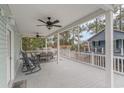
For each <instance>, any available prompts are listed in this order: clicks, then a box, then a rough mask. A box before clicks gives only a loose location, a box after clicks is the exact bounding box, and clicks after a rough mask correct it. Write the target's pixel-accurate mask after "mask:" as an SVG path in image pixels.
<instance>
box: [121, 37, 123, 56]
mask: <svg viewBox="0 0 124 93" xmlns="http://www.w3.org/2000/svg"><path fill="white" fill-rule="evenodd" d="M123 52H124V50H123V39H121V55H123V54H124V53H123Z"/></svg>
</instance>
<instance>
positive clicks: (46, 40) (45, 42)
mask: <svg viewBox="0 0 124 93" xmlns="http://www.w3.org/2000/svg"><path fill="white" fill-rule="evenodd" d="M45 48H46V50H47V37H46V38H45Z"/></svg>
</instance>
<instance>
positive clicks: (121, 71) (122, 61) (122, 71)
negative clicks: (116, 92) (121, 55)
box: [121, 59, 123, 72]
mask: <svg viewBox="0 0 124 93" xmlns="http://www.w3.org/2000/svg"><path fill="white" fill-rule="evenodd" d="M121 72H123V59H121Z"/></svg>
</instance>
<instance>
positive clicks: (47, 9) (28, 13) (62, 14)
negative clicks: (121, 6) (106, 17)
mask: <svg viewBox="0 0 124 93" xmlns="http://www.w3.org/2000/svg"><path fill="white" fill-rule="evenodd" d="M103 6H104V5H94V4H93V5H91V4H10V5H9V7H10V9H11V11H12V14H13V17H14V18H15V20H16V24H17V27H18V29H19V31H20V32H21V33H22V34H24V35H32V34H36V32H39V33H40V34H41V35H44V36H47V35H49V34H51V33H52V32H54V31H56V30H58V29H60V28H53V29H52V30H48V29H47V28H46V27H37V26H36V25H38V24H42V23H40V22H38V21H37V19H38V18H41V19H42V20H47V19H46V18H47V17H48V16H50V17H52V19H53V20H55V19H58V20H60V23H58V24H60V25H62V26H63V27H65V26H66V25H69V24H71V23H73V22H75V21H76V20H78V19H80V18H82V17H84V16H86V15H88V14H90V13H92V12H93V11H96V10H98V9H99V8H102V7H103Z"/></svg>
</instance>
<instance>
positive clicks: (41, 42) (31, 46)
mask: <svg viewBox="0 0 124 93" xmlns="http://www.w3.org/2000/svg"><path fill="white" fill-rule="evenodd" d="M43 47H45V39H44V38H34V37H24V38H22V49H23V50H25V51H27V50H35V49H37V48H40V49H42V48H43Z"/></svg>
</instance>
